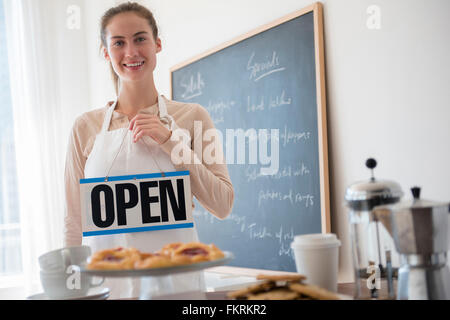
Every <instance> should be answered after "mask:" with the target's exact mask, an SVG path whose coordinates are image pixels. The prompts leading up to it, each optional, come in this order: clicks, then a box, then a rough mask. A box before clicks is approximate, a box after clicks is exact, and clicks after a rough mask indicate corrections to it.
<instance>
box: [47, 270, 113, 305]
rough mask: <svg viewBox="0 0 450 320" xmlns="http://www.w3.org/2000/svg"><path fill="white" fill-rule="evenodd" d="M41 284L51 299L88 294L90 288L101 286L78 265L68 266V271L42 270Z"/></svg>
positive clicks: (101, 281)
mask: <svg viewBox="0 0 450 320" xmlns="http://www.w3.org/2000/svg"><path fill="white" fill-rule="evenodd" d="M40 277H41V284H42V288H43V289H44V292H45V295H46V296H47V297H48V298H50V299H67V298H76V297H84V296H87V294H88V292H89V289H91V288H94V287H98V286H100V285H101V284H102V283H103V281H104V280H105V279H104V278H100V279H101V280H100V282H98V283H94V281H93V279H95V278H93V277H91V276H88V275H86V274H83V273H81V272H79V268H77V266H75V267H72V268H70V267H69V268H68V271H67V272H59V271H54V272H44V271H41V272H40Z"/></svg>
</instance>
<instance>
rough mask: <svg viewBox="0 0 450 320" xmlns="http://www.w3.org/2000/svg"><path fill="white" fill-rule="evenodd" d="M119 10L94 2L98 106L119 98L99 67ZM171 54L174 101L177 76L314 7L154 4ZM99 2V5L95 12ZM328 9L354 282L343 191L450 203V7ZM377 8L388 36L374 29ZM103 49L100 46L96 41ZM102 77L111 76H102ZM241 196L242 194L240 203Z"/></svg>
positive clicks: (331, 127)
mask: <svg viewBox="0 0 450 320" xmlns="http://www.w3.org/2000/svg"><path fill="white" fill-rule="evenodd" d="M113 2H114V1H111V0H102V1H100V0H96V1H87V2H86V9H87V12H88V16H89V19H88V20H89V21H88V22H87V25H88V27H89V28H91V29H90V30H89V35H88V37H87V38H88V43H89V50H90V51H89V55H90V66H91V69H90V70H91V73H90V83H91V88H92V90H91V92H90V94H91V96H90V98H91V105H92V106H95V107H101V106H104V103H105V102H106V100H107V99H108V98H110V97H111V96H113V93H112V86H111V83H110V81H109V79H110V78H109V73H108V72H107V68H105V65H104V64H102V62H101V60H100V59H99V58H98V50H97V48H98V39H99V38H98V21H93V20H92V19H94V18H95V16H96V15H98V18H97V19H99V17H100V15H101V13H102V11H103V10H104V9H105V8H106V7H108V6H109V5H110V4H111V3H113ZM140 2H141V3H143V4H145V5H147V6H148V7H149V8H150V9H151V10H153V12H154V14H155V17H156V19H157V21H158V24H159V27H160V31H161V38H162V41H163V51H162V52H161V53H160V54H159V56H158V59H159V60H158V67H157V69H156V77H155V78H156V82H157V87H158V88H159V90H160V92H161V93H164V94H166V95H169V93H170V81H169V79H170V78H169V69H170V68H171V67H172V66H173V65H175V64H177V63H179V62H182V61H184V60H187V59H188V58H190V57H192V56H195V55H197V54H199V53H202V52H204V51H206V50H208V49H210V48H212V47H214V46H217V45H219V44H221V43H223V42H225V41H227V40H230V39H233V38H235V37H236V36H239V35H240V34H242V33H245V32H247V31H250V30H252V29H254V28H256V27H258V26H260V25H263V24H265V23H268V22H271V21H273V20H275V19H277V18H279V17H281V16H283V15H285V14H288V13H291V12H293V11H296V10H299V9H301V8H303V7H306V6H308V5H310V4H311V3H313V2H312V1H305V0H278V1H273V0H214V1H212V0H189V1H185V0H169V1H168V0H153V1H152V0H148V1H140ZM94 3H95V4H94ZM322 3H323V4H324V25H325V56H326V75H327V108H328V132H329V137H328V139H329V140H328V142H329V155H330V179H331V181H330V183H331V186H330V191H331V219H332V231H333V232H335V233H337V234H338V237H339V238H340V239H341V240H342V242H343V246H342V248H341V252H340V253H341V260H340V269H341V271H340V276H339V280H340V281H341V282H347V281H352V279H353V275H352V265H351V252H350V246H349V245H350V242H349V241H350V239H349V235H348V226H347V212H346V209H345V207H344V201H343V199H344V192H345V188H346V187H347V186H348V185H349V184H351V183H353V182H355V181H358V180H364V179H367V178H369V172H368V170H367V169H365V167H364V162H365V160H366V159H367V158H368V157H375V158H376V159H377V160H378V163H379V166H378V168H377V169H376V172H375V173H376V176H377V177H379V178H385V179H391V180H395V181H397V182H399V183H400V184H401V186H402V188H403V190H404V191H405V193H406V197H407V198H410V195H409V188H410V187H411V186H413V185H419V186H421V187H422V188H423V191H422V195H423V197H424V198H430V199H434V200H443V201H445V200H446V201H448V200H450V183H449V182H450V168H449V166H450V148H449V145H450V143H449V140H450V125H449V119H450V61H449V59H448V57H450V42H449V41H448V31H449V30H450V19H449V18H448V13H449V12H450V1H448V0H428V1H425V0H414V1H413V0H333V1H331V0H330V1H322ZM370 5H378V6H379V8H380V9H381V29H379V30H371V29H369V28H368V27H367V26H366V22H367V19H368V18H369V14H368V13H367V12H366V10H367V8H368V7H369V6H370ZM96 41H97V42H96ZM102 70H103V72H102ZM237 196H238V195H237Z"/></svg>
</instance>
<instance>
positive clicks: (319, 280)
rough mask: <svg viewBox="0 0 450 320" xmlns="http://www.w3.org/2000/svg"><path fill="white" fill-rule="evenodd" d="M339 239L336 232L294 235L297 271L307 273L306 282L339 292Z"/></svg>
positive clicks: (293, 246)
mask: <svg viewBox="0 0 450 320" xmlns="http://www.w3.org/2000/svg"><path fill="white" fill-rule="evenodd" d="M340 245H341V241H339V240H338V239H337V237H336V235H335V234H332V233H327V234H306V235H299V236H295V237H294V241H293V242H292V243H291V248H292V250H293V252H294V257H295V265H296V267H297V272H298V273H300V274H303V275H305V276H306V277H307V278H306V280H305V282H306V283H309V284H313V285H317V286H319V287H321V288H324V289H327V290H329V291H333V292H337V276H338V267H339V247H340Z"/></svg>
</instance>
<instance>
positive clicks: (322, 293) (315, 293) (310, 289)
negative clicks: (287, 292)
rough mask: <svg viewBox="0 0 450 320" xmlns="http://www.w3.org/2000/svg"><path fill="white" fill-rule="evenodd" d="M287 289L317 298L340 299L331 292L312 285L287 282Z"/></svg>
mask: <svg viewBox="0 0 450 320" xmlns="http://www.w3.org/2000/svg"><path fill="white" fill-rule="evenodd" d="M289 289H291V290H292V291H295V292H298V293H300V294H302V295H306V296H309V297H311V298H315V299H319V300H340V298H339V297H338V296H337V295H336V294H334V293H333V292H330V291H328V290H326V289H323V288H320V287H317V286H313V285H304V284H300V283H291V284H289Z"/></svg>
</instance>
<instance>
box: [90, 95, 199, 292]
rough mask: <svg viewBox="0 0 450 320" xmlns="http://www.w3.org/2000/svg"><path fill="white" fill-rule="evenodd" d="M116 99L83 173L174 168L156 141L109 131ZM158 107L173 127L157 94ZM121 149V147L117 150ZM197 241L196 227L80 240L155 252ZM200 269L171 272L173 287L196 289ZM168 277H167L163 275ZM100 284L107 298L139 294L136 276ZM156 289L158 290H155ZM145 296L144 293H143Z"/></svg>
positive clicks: (94, 247) (97, 174)
mask: <svg viewBox="0 0 450 320" xmlns="http://www.w3.org/2000/svg"><path fill="white" fill-rule="evenodd" d="M116 105H117V101H116V102H114V104H113V105H112V106H111V107H109V108H108V110H107V111H106V115H105V119H104V121H103V125H102V129H101V131H100V133H99V134H98V135H97V136H96V138H95V142H94V146H93V148H92V151H91V153H90V155H89V157H88V159H87V161H86V166H85V168H84V177H85V178H86V179H87V178H97V177H105V176H108V177H110V176H120V175H130V174H144V173H154V172H158V173H159V172H160V170H161V171H163V172H173V171H177V170H176V169H175V167H174V166H173V163H172V162H171V160H170V156H169V155H167V154H166V153H165V152H164V151H163V150H161V148H160V147H159V144H158V143H157V142H156V141H154V140H153V139H151V138H150V137H148V136H145V137H143V138H141V139H140V140H139V141H138V142H136V143H134V142H133V134H132V131H130V130H129V129H128V127H126V128H121V129H117V130H113V131H108V128H109V125H110V122H111V118H112V114H113V111H114V109H115V108H116ZM158 108H159V116H160V119H161V122H162V123H163V124H164V126H165V127H166V128H168V129H169V130H173V129H174V120H173V118H172V117H171V116H170V115H169V114H168V113H167V108H166V104H165V101H164V99H163V97H162V96H159V97H158ZM119 150H120V151H119ZM192 241H198V236H197V230H196V228H195V224H194V228H186V229H170V230H158V231H146V232H136V233H124V234H114V235H101V236H91V237H84V238H83V244H86V245H88V246H90V247H91V250H92V252H96V251H98V250H103V249H111V248H115V247H119V246H120V247H125V248H129V247H134V248H136V249H138V250H141V251H143V252H154V251H157V250H159V249H160V248H161V247H163V246H164V245H165V244H167V243H171V242H192ZM202 275H203V274H202V273H189V274H185V275H183V274H181V275H176V276H172V277H171V279H170V281H173V287H174V288H175V289H176V291H191V290H198V289H201V288H198V286H199V285H200V286H203V277H202ZM166 280H167V279H166ZM143 284H144V285H145V287H146V288H143V290H149V289H151V290H155V288H149V286H152V285H156V282H153V281H152V279H149V278H146V279H144V281H143ZM103 287H106V288H109V289H110V298H111V299H117V298H132V297H133V298H134V297H138V296H139V295H140V287H141V286H140V281H139V278H106V279H105V282H104V283H103ZM156 292H157V291H156ZM144 296H145V293H144Z"/></svg>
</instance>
